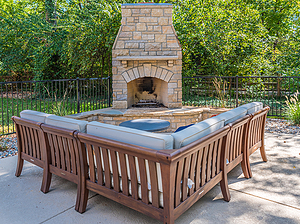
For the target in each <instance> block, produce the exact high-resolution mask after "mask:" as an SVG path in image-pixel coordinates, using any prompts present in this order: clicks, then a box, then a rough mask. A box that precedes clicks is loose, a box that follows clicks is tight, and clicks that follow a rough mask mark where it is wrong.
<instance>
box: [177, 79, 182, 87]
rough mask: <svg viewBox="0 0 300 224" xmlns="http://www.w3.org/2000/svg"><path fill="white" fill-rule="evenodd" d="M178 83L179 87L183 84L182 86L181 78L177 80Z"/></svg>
mask: <svg viewBox="0 0 300 224" xmlns="http://www.w3.org/2000/svg"><path fill="white" fill-rule="evenodd" d="M177 85H178V87H181V86H182V80H181V79H179V80H178V81H177Z"/></svg>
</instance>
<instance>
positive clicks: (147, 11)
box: [141, 9, 151, 14]
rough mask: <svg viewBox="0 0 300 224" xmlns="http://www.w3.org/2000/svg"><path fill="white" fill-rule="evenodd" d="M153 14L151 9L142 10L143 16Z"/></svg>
mask: <svg viewBox="0 0 300 224" xmlns="http://www.w3.org/2000/svg"><path fill="white" fill-rule="evenodd" d="M150 12H151V9H141V13H143V14H149V13H150Z"/></svg>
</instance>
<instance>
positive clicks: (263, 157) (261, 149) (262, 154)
mask: <svg viewBox="0 0 300 224" xmlns="http://www.w3.org/2000/svg"><path fill="white" fill-rule="evenodd" d="M260 155H261V158H262V159H263V161H264V162H267V161H268V159H267V155H266V151H265V142H264V140H262V142H261V147H260Z"/></svg>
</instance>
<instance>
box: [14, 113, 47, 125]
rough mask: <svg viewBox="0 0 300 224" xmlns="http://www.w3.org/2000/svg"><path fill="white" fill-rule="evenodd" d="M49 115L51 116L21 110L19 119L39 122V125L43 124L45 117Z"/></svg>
mask: <svg viewBox="0 0 300 224" xmlns="http://www.w3.org/2000/svg"><path fill="white" fill-rule="evenodd" d="M50 115H51V114H46V113H43V112H39V111H35V110H23V111H21V113H20V116H21V118H25V119H28V120H32V121H36V122H41V123H45V119H46V117H47V116H50Z"/></svg>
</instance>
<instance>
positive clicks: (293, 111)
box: [285, 90, 300, 124]
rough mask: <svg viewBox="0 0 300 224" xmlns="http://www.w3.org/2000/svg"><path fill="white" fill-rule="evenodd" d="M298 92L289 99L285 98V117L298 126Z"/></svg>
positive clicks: (299, 106) (299, 109)
mask: <svg viewBox="0 0 300 224" xmlns="http://www.w3.org/2000/svg"><path fill="white" fill-rule="evenodd" d="M298 94H299V92H298V90H297V92H296V93H294V94H293V95H292V96H291V97H290V98H288V97H287V96H286V101H285V103H286V105H287V116H288V118H289V119H290V120H291V121H292V122H293V123H294V124H300V101H299V99H298Z"/></svg>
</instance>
